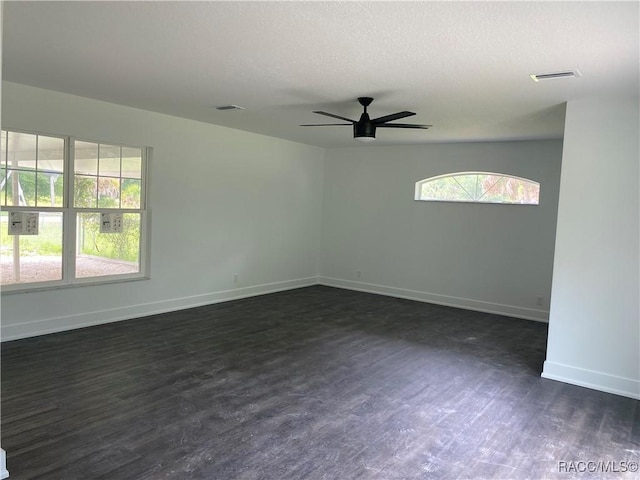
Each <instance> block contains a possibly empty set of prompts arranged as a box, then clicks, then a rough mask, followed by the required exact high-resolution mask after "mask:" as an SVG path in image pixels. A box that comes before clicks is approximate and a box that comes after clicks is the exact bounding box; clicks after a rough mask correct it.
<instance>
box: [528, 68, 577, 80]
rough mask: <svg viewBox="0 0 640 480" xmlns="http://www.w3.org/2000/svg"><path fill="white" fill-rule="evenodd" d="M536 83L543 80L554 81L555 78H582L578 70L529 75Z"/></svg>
mask: <svg viewBox="0 0 640 480" xmlns="http://www.w3.org/2000/svg"><path fill="white" fill-rule="evenodd" d="M529 76H530V77H531V80H533V81H534V82H540V81H542V80H553V79H554V78H576V77H581V76H582V75H580V72H579V71H578V70H566V71H564V72H553V73H534V74H533V75H529Z"/></svg>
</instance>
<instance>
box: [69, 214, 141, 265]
mask: <svg viewBox="0 0 640 480" xmlns="http://www.w3.org/2000/svg"><path fill="white" fill-rule="evenodd" d="M140 219H141V215H140V214H139V213H125V214H124V215H123V218H122V223H123V231H122V233H100V214H99V213H88V212H82V213H78V216H77V229H78V235H77V246H76V252H77V254H76V277H78V278H87V277H99V276H104V275H118V274H124V273H138V272H139V271H140V261H139V259H140Z"/></svg>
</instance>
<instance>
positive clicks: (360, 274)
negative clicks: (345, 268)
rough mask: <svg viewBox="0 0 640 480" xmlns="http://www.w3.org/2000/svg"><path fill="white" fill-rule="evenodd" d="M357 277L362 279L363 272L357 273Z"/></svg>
mask: <svg viewBox="0 0 640 480" xmlns="http://www.w3.org/2000/svg"><path fill="white" fill-rule="evenodd" d="M356 277H357V278H362V272H361V271H360V270H358V271H357V272H356Z"/></svg>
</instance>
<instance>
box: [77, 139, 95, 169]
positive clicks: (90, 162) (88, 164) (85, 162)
mask: <svg viewBox="0 0 640 480" xmlns="http://www.w3.org/2000/svg"><path fill="white" fill-rule="evenodd" d="M73 164H74V172H75V173H79V174H83V175H98V144H97V143H89V142H74V160H73Z"/></svg>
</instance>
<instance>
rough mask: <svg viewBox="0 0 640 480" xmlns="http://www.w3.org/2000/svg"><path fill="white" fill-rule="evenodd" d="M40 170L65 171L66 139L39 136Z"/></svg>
mask: <svg viewBox="0 0 640 480" xmlns="http://www.w3.org/2000/svg"><path fill="white" fill-rule="evenodd" d="M38 170H47V171H50V172H58V173H62V172H63V171H64V139H62V138H54V137H44V136H42V135H40V136H38Z"/></svg>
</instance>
